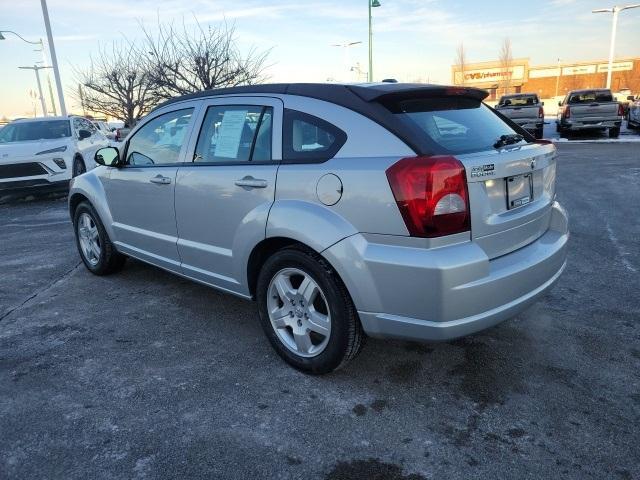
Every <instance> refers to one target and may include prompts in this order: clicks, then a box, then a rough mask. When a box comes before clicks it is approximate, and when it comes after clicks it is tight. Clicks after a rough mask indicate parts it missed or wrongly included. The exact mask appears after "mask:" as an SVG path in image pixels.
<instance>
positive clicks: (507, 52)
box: [498, 38, 513, 94]
mask: <svg viewBox="0 0 640 480" xmlns="http://www.w3.org/2000/svg"><path fill="white" fill-rule="evenodd" d="M498 60H499V61H500V69H501V70H502V87H503V89H504V93H505V94H506V93H509V87H510V86H511V75H512V73H513V72H512V71H511V67H512V65H513V53H512V51H511V39H509V38H505V39H504V40H503V41H502V46H501V47H500V54H499V56H498Z"/></svg>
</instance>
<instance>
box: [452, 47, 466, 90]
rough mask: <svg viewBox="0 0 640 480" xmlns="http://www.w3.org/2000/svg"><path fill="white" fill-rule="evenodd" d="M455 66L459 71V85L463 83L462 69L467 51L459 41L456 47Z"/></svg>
mask: <svg viewBox="0 0 640 480" xmlns="http://www.w3.org/2000/svg"><path fill="white" fill-rule="evenodd" d="M455 61H456V63H455V65H456V67H457V68H458V71H459V72H460V85H464V81H465V80H464V71H465V67H466V65H467V52H466V51H465V49H464V43H462V42H460V45H458V48H457V49H456V60H455Z"/></svg>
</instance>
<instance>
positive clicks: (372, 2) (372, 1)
mask: <svg viewBox="0 0 640 480" xmlns="http://www.w3.org/2000/svg"><path fill="white" fill-rule="evenodd" d="M367 4H368V5H369V74H368V80H369V81H370V82H373V43H372V40H373V31H372V29H371V9H372V8H376V7H379V6H380V2H379V1H378V0H367Z"/></svg>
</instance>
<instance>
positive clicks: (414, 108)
mask: <svg viewBox="0 0 640 480" xmlns="http://www.w3.org/2000/svg"><path fill="white" fill-rule="evenodd" d="M465 92H470V93H469V94H465ZM477 92H478V91H477V90H474V89H448V90H445V91H443V92H439V93H438V92H437V91H436V92H433V91H427V92H425V93H424V94H423V95H420V94H419V93H418V94H414V95H413V96H412V97H411V96H408V95H406V94H404V95H402V96H395V97H394V96H388V97H386V98H383V99H381V100H380V101H381V103H383V104H384V105H385V106H386V107H387V108H388V109H389V110H391V112H392V113H393V114H394V116H395V117H396V119H397V120H399V121H400V122H401V123H402V125H403V128H404V131H405V133H406V137H407V138H408V139H409V140H411V141H412V143H413V144H414V145H417V147H414V148H416V149H417V150H418V149H419V150H420V151H417V152H416V153H418V154H419V155H423V156H425V155H428V156H440V155H444V156H453V157H455V158H456V159H458V160H459V161H460V162H461V163H462V164H463V165H464V167H465V170H466V176H467V186H468V192H469V208H470V212H471V238H472V240H473V241H474V242H476V243H478V244H479V245H480V246H481V247H482V248H483V249H484V251H485V252H486V254H487V255H488V256H489V257H490V258H496V257H499V256H501V255H505V254H507V253H509V252H512V251H514V250H516V249H518V248H521V247H523V246H525V245H527V244H529V243H531V242H533V241H535V240H536V239H537V238H539V237H540V236H542V235H543V234H544V233H545V232H546V231H547V230H548V228H549V222H550V216H551V204H552V202H553V199H554V196H555V171H556V165H555V156H556V150H555V147H554V146H553V145H552V144H549V143H535V142H534V140H533V138H532V137H530V136H529V135H526V134H525V136H524V137H523V136H520V135H519V133H518V132H516V131H514V130H513V129H512V128H511V126H509V125H508V124H506V123H505V122H504V121H503V120H502V119H500V117H498V115H496V114H495V112H494V111H493V110H492V109H491V108H489V107H488V106H486V105H485V104H484V103H482V101H481V100H482V98H484V95H482V94H480V95H479V94H478V93H477ZM414 93H415V92H414ZM448 93H450V94H448ZM482 93H484V92H482Z"/></svg>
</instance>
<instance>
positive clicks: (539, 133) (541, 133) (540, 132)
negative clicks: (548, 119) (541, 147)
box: [533, 128, 544, 140]
mask: <svg viewBox="0 0 640 480" xmlns="http://www.w3.org/2000/svg"><path fill="white" fill-rule="evenodd" d="M533 136H534V137H535V139H536V140H540V139H541V138H542V137H543V136H544V128H536V131H535V132H534V134H533Z"/></svg>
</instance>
